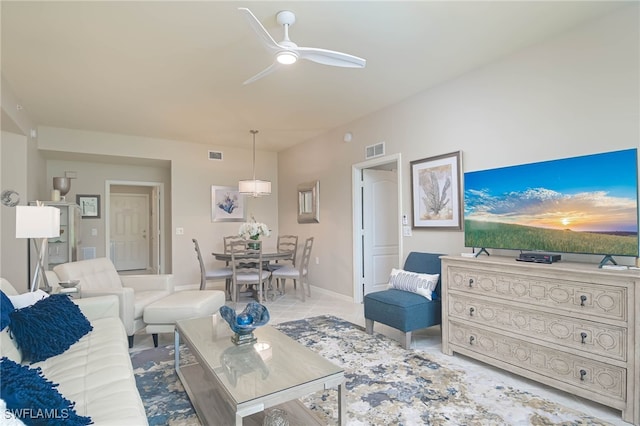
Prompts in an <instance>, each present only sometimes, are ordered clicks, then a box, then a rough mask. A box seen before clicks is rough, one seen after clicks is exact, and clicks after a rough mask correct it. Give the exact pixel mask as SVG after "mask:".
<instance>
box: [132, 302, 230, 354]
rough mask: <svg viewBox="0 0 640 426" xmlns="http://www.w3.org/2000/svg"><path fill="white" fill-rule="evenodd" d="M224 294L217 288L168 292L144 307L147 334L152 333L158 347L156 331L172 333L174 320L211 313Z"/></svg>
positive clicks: (216, 308) (219, 305)
mask: <svg viewBox="0 0 640 426" xmlns="http://www.w3.org/2000/svg"><path fill="white" fill-rule="evenodd" d="M224 301H225V295H224V292H223V291H219V290H186V291H178V292H175V293H172V294H170V295H169V296H167V297H165V298H164V299H160V300H158V301H157V302H153V303H151V304H149V305H147V307H146V308H144V314H143V319H144V322H145V324H147V327H146V329H145V331H146V332H147V334H151V335H153V346H155V347H156V348H157V347H158V333H173V331H174V328H175V324H176V321H178V320H182V319H188V318H199V317H206V316H209V315H213V314H214V313H216V312H218V310H219V309H220V307H221V306H222V305H224Z"/></svg>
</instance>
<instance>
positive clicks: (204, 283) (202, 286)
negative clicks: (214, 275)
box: [191, 238, 207, 290]
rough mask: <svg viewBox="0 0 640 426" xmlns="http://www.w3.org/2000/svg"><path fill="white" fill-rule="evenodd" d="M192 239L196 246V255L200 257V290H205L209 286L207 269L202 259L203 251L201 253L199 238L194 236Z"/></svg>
mask: <svg viewBox="0 0 640 426" xmlns="http://www.w3.org/2000/svg"><path fill="white" fill-rule="evenodd" d="M191 241H193V245H194V246H195V250H196V256H197V257H198V263H199V264H200V290H204V289H205V287H206V286H207V277H206V275H207V271H206V270H205V268H204V261H203V260H202V253H200V245H199V244H198V240H196V239H195V238H192V239H191Z"/></svg>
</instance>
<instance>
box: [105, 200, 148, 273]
mask: <svg viewBox="0 0 640 426" xmlns="http://www.w3.org/2000/svg"><path fill="white" fill-rule="evenodd" d="M109 217H110V232H111V237H110V238H111V239H110V241H111V244H110V247H111V260H112V261H113V264H114V265H115V266H116V269H117V270H118V271H128V270H133V269H147V268H148V267H149V196H148V195H147V194H113V193H112V194H111V197H110V216H109Z"/></svg>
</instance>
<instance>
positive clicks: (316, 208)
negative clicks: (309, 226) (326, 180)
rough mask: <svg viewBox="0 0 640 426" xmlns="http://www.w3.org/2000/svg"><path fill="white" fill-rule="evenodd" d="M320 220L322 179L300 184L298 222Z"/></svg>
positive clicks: (315, 221) (316, 221)
mask: <svg viewBox="0 0 640 426" xmlns="http://www.w3.org/2000/svg"><path fill="white" fill-rule="evenodd" d="M318 222H320V181H319V180H315V181H313V182H306V183H301V184H300V185H298V223H318Z"/></svg>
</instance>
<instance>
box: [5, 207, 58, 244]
mask: <svg viewBox="0 0 640 426" xmlns="http://www.w3.org/2000/svg"><path fill="white" fill-rule="evenodd" d="M59 236H60V210H59V209H57V208H55V207H51V206H16V238H51V237H59Z"/></svg>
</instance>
